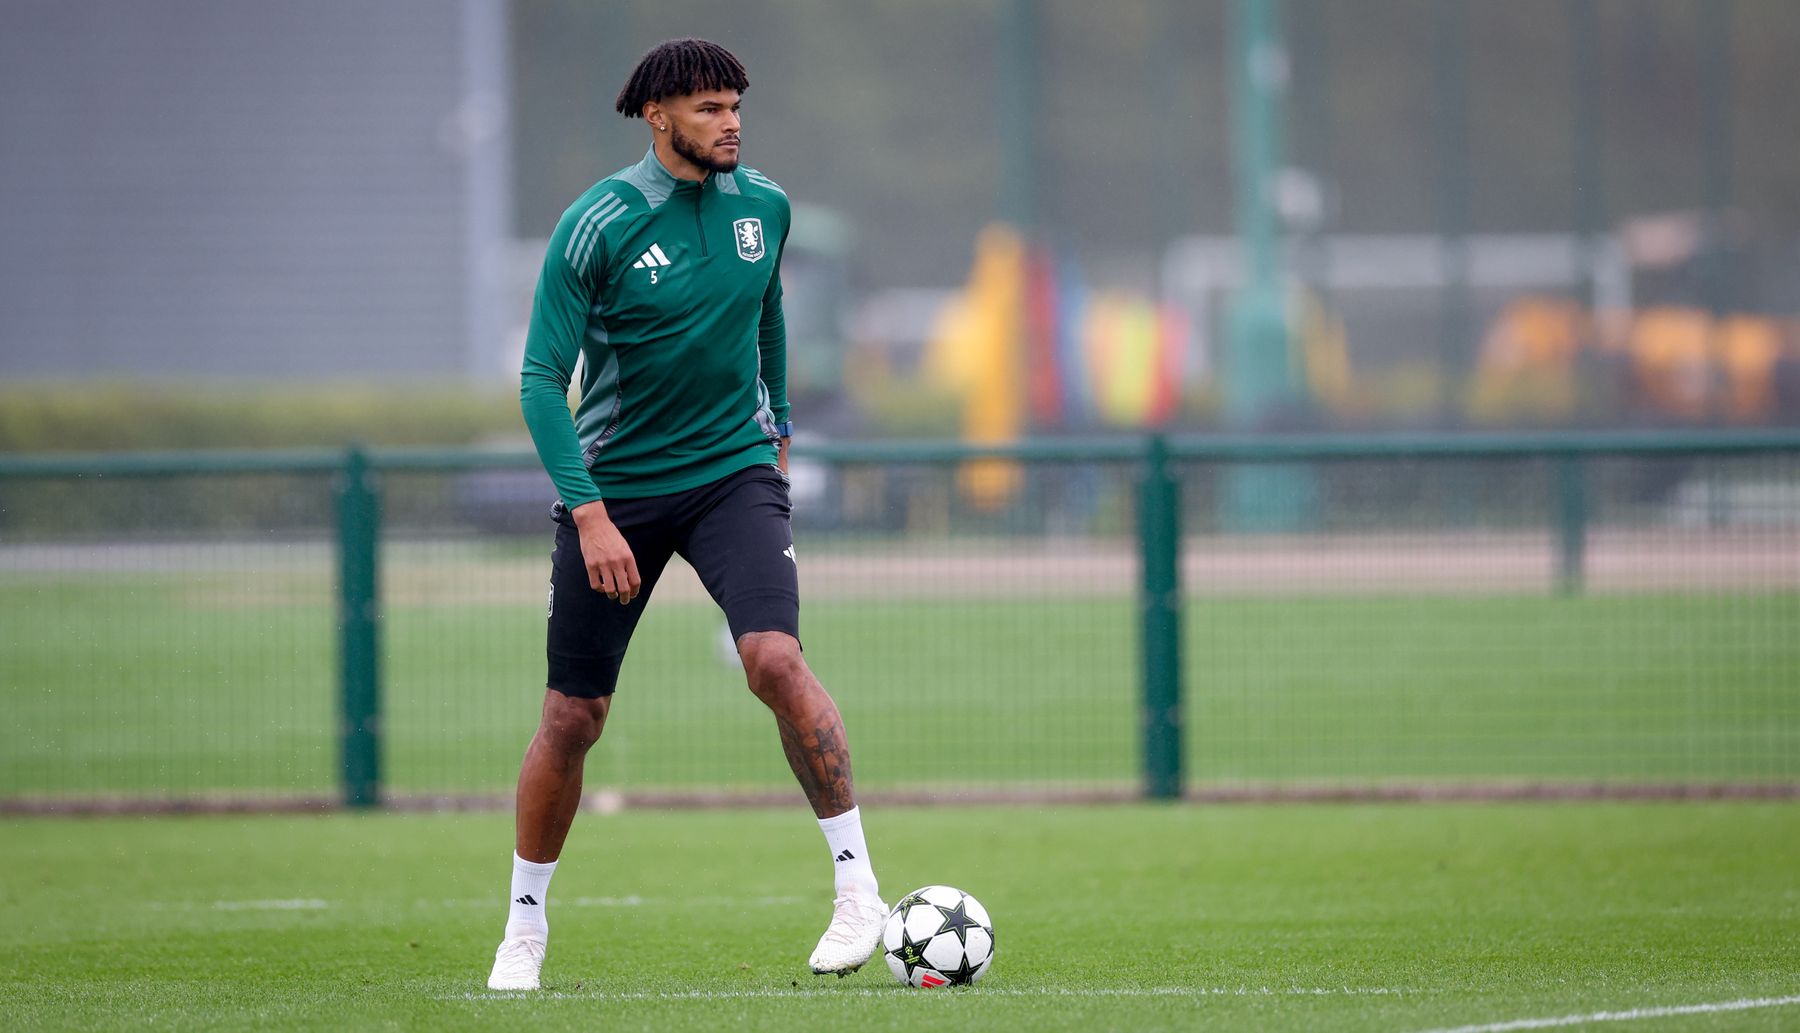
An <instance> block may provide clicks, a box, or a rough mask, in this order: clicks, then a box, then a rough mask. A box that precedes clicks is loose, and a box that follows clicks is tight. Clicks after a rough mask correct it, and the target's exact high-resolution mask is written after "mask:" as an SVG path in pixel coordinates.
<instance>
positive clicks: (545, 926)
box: [506, 854, 556, 943]
mask: <svg viewBox="0 0 1800 1033" xmlns="http://www.w3.org/2000/svg"><path fill="white" fill-rule="evenodd" d="M555 874H556V862H555V861H545V862H544V863H543V864H538V863H537V862H535V861H527V860H525V859H524V858H523V857H520V856H519V855H518V854H514V855H513V875H512V898H511V899H512V905H511V907H510V909H509V910H508V911H507V913H506V938H507V939H509V940H513V939H517V938H519V937H521V936H525V937H529V938H531V939H533V940H543V941H545V942H546V943H547V942H549V940H550V920H549V919H548V918H546V917H544V907H545V905H547V904H549V903H550V876H552V875H555Z"/></svg>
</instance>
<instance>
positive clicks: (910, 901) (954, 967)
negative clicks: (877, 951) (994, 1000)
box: [881, 886, 994, 987]
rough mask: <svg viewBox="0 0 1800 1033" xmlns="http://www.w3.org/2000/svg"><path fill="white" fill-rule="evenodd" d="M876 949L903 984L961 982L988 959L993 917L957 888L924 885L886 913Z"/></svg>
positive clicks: (980, 970) (974, 975) (982, 967)
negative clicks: (989, 917)
mask: <svg viewBox="0 0 1800 1033" xmlns="http://www.w3.org/2000/svg"><path fill="white" fill-rule="evenodd" d="M881 952H882V955H883V956H884V957H886V958H887V964H888V968H889V970H891V971H892V972H893V973H894V978H895V979H898V980H900V981H901V982H902V983H905V984H907V985H908V986H926V987H934V986H967V985H969V984H970V983H973V982H975V981H976V980H977V979H980V978H981V977H982V975H983V974H984V973H985V972H987V970H988V966H989V965H990V964H992V963H993V961H994V923H993V922H992V921H990V920H989V919H988V913H987V908H984V907H982V906H981V902H980V901H978V900H976V899H975V898H974V897H971V896H969V895H968V894H967V893H964V892H963V891H962V890H959V889H953V888H951V887H949V886H926V887H925V888H924V889H918V890H914V891H912V892H911V893H908V894H907V895H906V896H904V897H901V898H900V903H898V904H895V905H894V910H893V911H890V912H889V913H888V917H887V923H886V924H885V925H883V926H882V927H881Z"/></svg>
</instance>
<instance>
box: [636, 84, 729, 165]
mask: <svg viewBox="0 0 1800 1033" xmlns="http://www.w3.org/2000/svg"><path fill="white" fill-rule="evenodd" d="M741 106H742V101H741V99H740V96H739V94H738V91H736V90H707V91H705V92H702V93H690V94H687V95H686V96H681V97H665V98H663V99H662V101H660V102H658V103H654V104H649V105H646V108H647V109H655V110H648V111H647V112H646V113H647V115H648V117H649V118H650V120H651V122H652V124H654V123H656V122H657V121H659V120H662V121H664V122H665V123H666V124H667V125H668V127H669V129H668V132H669V146H671V147H673V148H674V149H675V153H676V154H679V155H680V156H681V157H683V158H685V159H687V160H688V161H690V162H692V163H693V164H695V165H696V166H698V167H700V168H702V169H704V170H706V171H707V172H730V171H732V170H734V169H736V168H737V166H738V143H739V140H738V133H739V132H740V131H741V130H742V128H743V123H742V122H741V121H740V120H739V118H738V108H739V107H741Z"/></svg>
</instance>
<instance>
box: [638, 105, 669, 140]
mask: <svg viewBox="0 0 1800 1033" xmlns="http://www.w3.org/2000/svg"><path fill="white" fill-rule="evenodd" d="M643 114H644V121H645V122H648V123H649V124H650V129H651V131H652V132H661V131H663V130H666V129H668V128H669V113H668V112H666V111H664V110H663V106H662V105H661V104H658V103H657V102H656V101H653V100H647V101H645V102H644V112H643Z"/></svg>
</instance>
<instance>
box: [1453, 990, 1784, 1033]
mask: <svg viewBox="0 0 1800 1033" xmlns="http://www.w3.org/2000/svg"><path fill="white" fill-rule="evenodd" d="M1795 1004H1800V995H1797V996H1793V997H1757V998H1747V999H1745V1000H1742V1001H1721V1002H1719V1003H1717V1004H1677V1005H1669V1006H1667V1007H1662V1008H1633V1009H1631V1010H1630V1011H1597V1012H1593V1013H1591V1014H1588V1015H1559V1016H1557V1017H1555V1018H1550V1019H1512V1020H1510V1021H1507V1022H1489V1023H1485V1024H1483V1025H1477V1026H1456V1027H1453V1028H1450V1029H1433V1030H1426V1031H1425V1033H1508V1031H1510V1030H1515V1029H1550V1028H1552V1027H1554V1026H1579V1025H1583V1024H1585V1023H1589V1022H1630V1021H1632V1020H1633V1019H1660V1018H1666V1017H1668V1016H1671V1015H1709V1014H1712V1013H1714V1012H1726V1011H1749V1010H1750V1009H1752V1008H1782V1007H1786V1006H1789V1005H1795Z"/></svg>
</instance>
